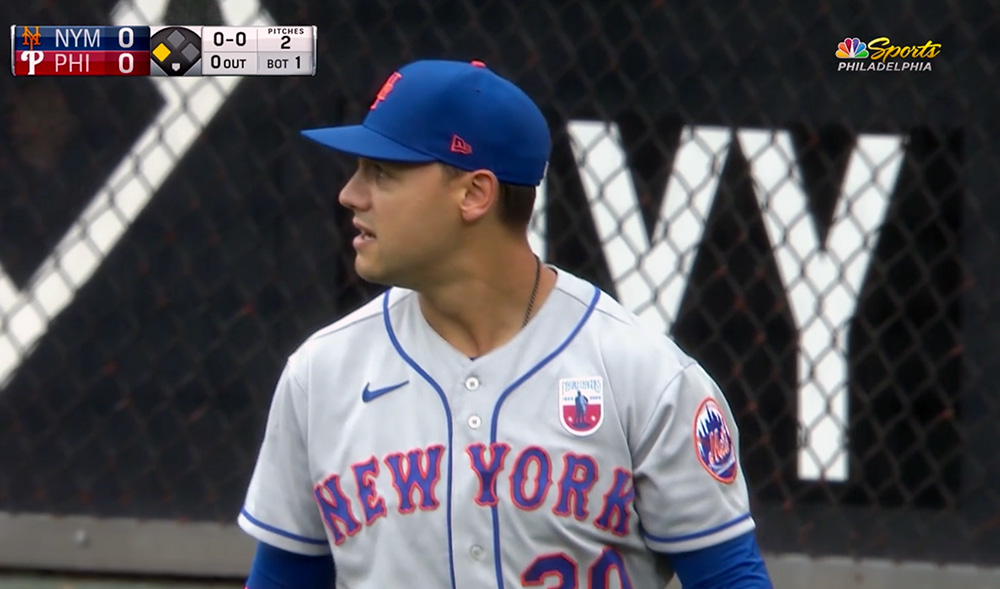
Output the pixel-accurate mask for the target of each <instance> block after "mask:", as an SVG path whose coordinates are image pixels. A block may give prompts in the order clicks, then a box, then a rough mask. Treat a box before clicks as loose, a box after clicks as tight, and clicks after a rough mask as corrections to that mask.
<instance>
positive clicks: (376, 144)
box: [302, 125, 434, 163]
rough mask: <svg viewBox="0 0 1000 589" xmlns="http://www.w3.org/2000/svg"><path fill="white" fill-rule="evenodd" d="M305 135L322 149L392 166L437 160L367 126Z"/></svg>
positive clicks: (311, 131) (305, 133)
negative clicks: (391, 164)
mask: <svg viewBox="0 0 1000 589" xmlns="http://www.w3.org/2000/svg"><path fill="white" fill-rule="evenodd" d="M302 135H303V136H305V137H307V138H309V139H312V140H313V141H315V142H316V143H319V144H320V145H324V146H326V147H329V148H330V149H333V150H336V151H340V152H343V153H346V154H350V155H354V156H357V157H365V158H369V159H373V160H385V161H390V162H411V163H418V162H432V161H434V158H433V157H431V156H429V155H427V154H425V153H420V152H419V151H416V150H413V149H410V148H409V147H406V146H404V145H402V144H400V143H397V142H396V141H393V140H392V139H389V138H388V137H386V136H385V135H382V134H380V133H376V132H375V131H372V130H371V129H369V128H368V127H365V126H364V125H350V126H344V127H325V128H322V129H307V130H305V131H302Z"/></svg>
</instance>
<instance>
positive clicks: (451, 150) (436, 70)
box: [303, 60, 552, 186]
mask: <svg viewBox="0 0 1000 589" xmlns="http://www.w3.org/2000/svg"><path fill="white" fill-rule="evenodd" d="M390 95H391V96H392V98H391V99H388V100H387V98H388V97H389V96H390ZM303 134H304V135H305V136H306V137H308V138H310V139H312V140H314V141H317V142H318V143H321V144H322V145H325V146H327V147H329V148H331V149H335V150H337V151H341V152H344V153H348V154H351V155H354V156H358V157H365V158H370V159H377V160H386V161H397V162H412V163H419V162H434V161H438V162H443V163H446V164H449V165H452V166H455V167H457V168H459V169H463V170H478V169H487V170H490V171H492V172H493V173H494V174H496V176H497V178H498V179H499V180H500V181H501V182H507V183H510V184H521V185H528V186H537V185H538V183H539V182H541V180H542V176H543V175H544V173H545V167H546V164H547V162H548V158H549V153H550V151H551V148H552V143H551V138H550V135H549V127H548V123H547V122H546V120H545V117H544V116H543V115H542V112H541V111H540V110H539V108H538V106H537V105H536V104H535V103H534V102H533V101H532V100H531V98H529V97H528V95H527V94H525V93H524V91H522V90H521V89H520V88H518V87H517V86H515V85H514V84H513V83H511V82H509V81H508V80H506V79H504V78H502V77H501V76H499V75H497V74H496V73H494V72H493V71H491V70H490V69H489V68H487V67H486V66H485V64H483V63H482V62H479V61H477V62H472V63H468V62H461V61H443V60H425V61H416V62H413V63H410V64H408V65H406V66H404V67H402V68H400V69H399V71H396V72H394V73H392V74H391V75H390V76H389V77H388V78H387V79H386V80H385V82H384V83H383V84H382V86H381V88H380V89H379V91H378V93H377V94H376V96H375V100H374V101H373V102H372V104H371V107H370V108H369V110H368V114H367V116H366V117H365V120H364V121H363V122H362V123H361V124H360V125H348V126H340V127H327V128H321V129H311V130H307V131H303Z"/></svg>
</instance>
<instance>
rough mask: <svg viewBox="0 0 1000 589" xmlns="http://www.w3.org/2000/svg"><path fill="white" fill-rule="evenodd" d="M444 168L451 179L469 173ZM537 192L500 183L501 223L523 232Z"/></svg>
mask: <svg viewBox="0 0 1000 589" xmlns="http://www.w3.org/2000/svg"><path fill="white" fill-rule="evenodd" d="M441 165H442V166H444V170H445V173H447V174H448V176H449V177H450V178H457V177H458V176H461V175H462V174H466V173H468V172H467V171H466V170H463V169H461V168H456V167H455V166H451V165H448V164H441ZM535 196H536V190H535V187H534V186H527V185H524V184H509V183H506V182H501V183H500V196H499V198H498V199H497V203H498V204H499V206H500V208H499V210H498V213H499V215H500V222H501V223H503V224H504V225H506V226H508V227H510V228H511V229H517V230H523V229H527V228H528V223H530V222H531V214H532V213H533V212H534V210H535Z"/></svg>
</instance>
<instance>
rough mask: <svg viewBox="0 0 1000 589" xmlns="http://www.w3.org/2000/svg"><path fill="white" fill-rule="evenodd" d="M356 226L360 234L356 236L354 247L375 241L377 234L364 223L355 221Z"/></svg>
mask: <svg viewBox="0 0 1000 589" xmlns="http://www.w3.org/2000/svg"><path fill="white" fill-rule="evenodd" d="M354 227H355V228H356V229H357V230H358V235H357V236H356V237H355V238H354V247H355V248H359V247H362V246H364V245H365V244H367V243H371V242H373V241H375V234H374V233H372V231H371V230H370V229H368V228H367V227H365V226H364V225H361V224H359V223H358V222H357V221H355V222H354Z"/></svg>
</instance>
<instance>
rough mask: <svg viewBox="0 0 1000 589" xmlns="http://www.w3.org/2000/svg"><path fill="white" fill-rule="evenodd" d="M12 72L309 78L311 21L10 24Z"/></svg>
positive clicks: (313, 60)
mask: <svg viewBox="0 0 1000 589" xmlns="http://www.w3.org/2000/svg"><path fill="white" fill-rule="evenodd" d="M10 44H11V52H10V55H11V64H10V69H11V72H12V73H13V74H14V75H15V76H188V77H191V76H314V75H316V27H315V26H264V27H216V26H177V25H166V26H155V27H149V26H114V27H111V26H32V25H12V26H11V27H10Z"/></svg>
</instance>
